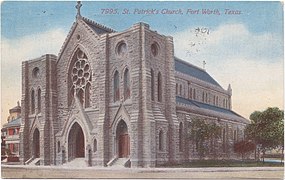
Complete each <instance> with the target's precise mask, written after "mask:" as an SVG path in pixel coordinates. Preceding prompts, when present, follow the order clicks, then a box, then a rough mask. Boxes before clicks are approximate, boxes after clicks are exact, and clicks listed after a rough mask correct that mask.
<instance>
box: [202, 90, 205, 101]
mask: <svg viewBox="0 0 285 180" xmlns="http://www.w3.org/2000/svg"><path fill="white" fill-rule="evenodd" d="M202 101H203V102H205V93H204V92H203V96H202Z"/></svg>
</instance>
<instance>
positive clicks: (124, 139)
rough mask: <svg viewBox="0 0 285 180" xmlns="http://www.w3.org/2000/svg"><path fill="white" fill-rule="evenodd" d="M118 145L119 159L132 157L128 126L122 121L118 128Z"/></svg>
mask: <svg viewBox="0 0 285 180" xmlns="http://www.w3.org/2000/svg"><path fill="white" fill-rule="evenodd" d="M116 135H117V143H118V156H119V158H127V157H129V155H130V137H129V134H128V126H127V124H126V123H125V121H123V120H121V121H120V122H119V124H118V126H117V131H116Z"/></svg>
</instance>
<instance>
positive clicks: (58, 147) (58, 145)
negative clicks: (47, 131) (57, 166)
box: [57, 141, 60, 153]
mask: <svg viewBox="0 0 285 180" xmlns="http://www.w3.org/2000/svg"><path fill="white" fill-rule="evenodd" d="M57 152H58V153H59V152H60V141H57Z"/></svg>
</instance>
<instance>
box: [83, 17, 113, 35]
mask: <svg viewBox="0 0 285 180" xmlns="http://www.w3.org/2000/svg"><path fill="white" fill-rule="evenodd" d="M82 20H83V21H85V22H86V23H90V24H92V25H94V26H96V27H98V28H102V29H104V30H106V31H110V32H116V31H115V30H114V29H112V28H109V27H107V26H105V25H102V24H99V23H97V22H95V21H93V20H91V19H88V18H86V17H82Z"/></svg>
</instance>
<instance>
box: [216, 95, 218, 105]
mask: <svg viewBox="0 0 285 180" xmlns="http://www.w3.org/2000/svg"><path fill="white" fill-rule="evenodd" d="M216 106H219V97H218V96H216Z"/></svg>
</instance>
